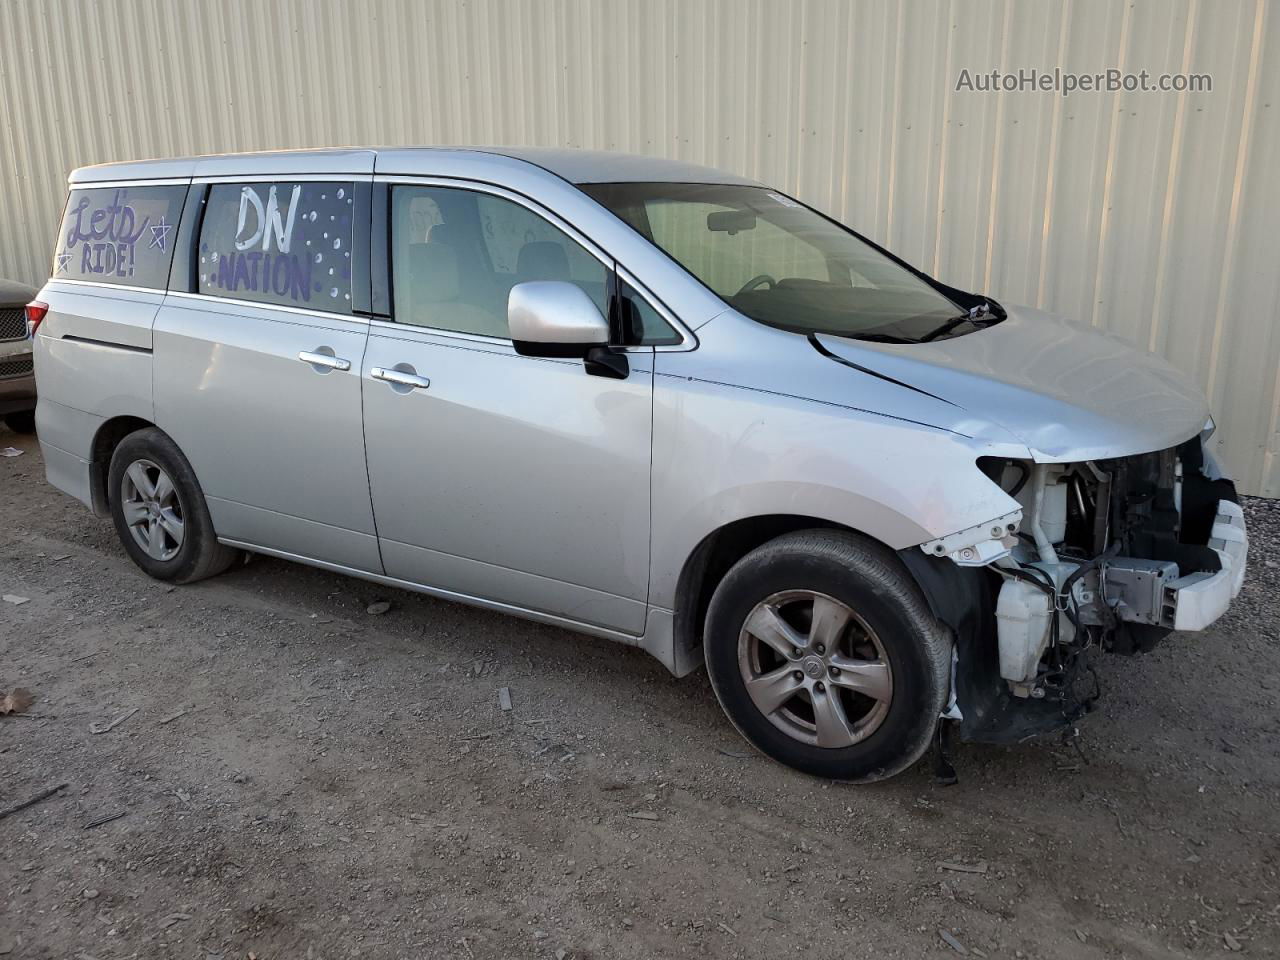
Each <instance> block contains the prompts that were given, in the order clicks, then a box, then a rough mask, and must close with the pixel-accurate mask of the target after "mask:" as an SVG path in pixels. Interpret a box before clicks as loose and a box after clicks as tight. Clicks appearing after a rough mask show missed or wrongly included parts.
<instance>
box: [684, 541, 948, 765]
mask: <svg viewBox="0 0 1280 960" xmlns="http://www.w3.org/2000/svg"><path fill="white" fill-rule="evenodd" d="M704 645H705V652H706V659H707V669H708V672H709V673H710V676H711V684H712V687H713V689H714V690H715V693H716V697H717V698H718V699H719V701H720V704H721V706H722V707H723V708H724V710H725V713H726V714H728V716H729V719H730V720H731V721H732V722H733V724H734V725H735V726H736V727H737V728H738V730H739V731H740V732H741V733H742V734H743V736H745V737H746V738H747V740H749V741H750V742H751V743H752V744H753V745H754V746H756V747H757V748H758V749H759V750H761V751H762V752H763V753H765V754H767V755H768V756H770V757H772V758H774V759H775V760H778V761H780V762H782V763H785V764H787V765H788V766H791V767H794V768H796V769H798V770H801V771H803V772H805V773H810V774H813V775H815V776H820V777H824V778H829V779H833V780H842V781H851V782H852V781H858V782H868V781H872V780H879V779H883V778H885V777H889V776H892V775H894V774H895V773H898V772H900V771H902V770H904V769H906V768H907V767H908V766H910V765H911V764H912V763H914V762H915V761H916V760H917V759H918V758H919V757H920V755H921V754H922V753H924V751H925V750H926V749H927V747H928V745H929V741H930V736H931V734H932V733H933V731H934V729H935V726H936V724H937V722H938V715H939V713H940V711H941V710H942V708H943V705H944V703H945V700H946V696H947V693H948V690H949V685H950V668H951V640H950V637H949V635H948V634H947V633H946V631H945V630H944V629H943V628H942V627H941V626H940V625H939V624H938V622H937V621H936V620H935V619H934V618H933V616H932V614H931V613H930V611H929V608H928V606H927V604H926V603H925V600H924V598H923V597H922V596H921V595H920V591H919V589H918V588H917V587H916V585H915V583H914V582H913V581H912V579H911V577H910V575H909V574H908V573H907V572H906V570H905V569H904V568H903V567H902V566H901V563H900V562H899V561H898V559H897V557H895V556H894V555H893V553H892V552H891V551H889V550H888V549H886V548H884V547H883V546H881V545H879V544H876V543H874V542H872V541H869V540H867V539H865V538H862V537H859V536H857V535H856V534H852V533H848V532H845V531H835V530H809V531H802V532H799V533H793V534H787V535H785V536H782V537H779V538H777V539H776V540H773V541H770V542H769V543H766V544H765V545H763V546H761V547H759V548H758V549H756V550H754V551H752V552H751V553H750V554H748V555H747V556H746V557H744V558H743V559H742V560H740V561H739V562H738V563H737V564H736V565H735V566H734V567H733V568H732V569H731V570H730V571H729V572H728V573H727V574H726V575H725V577H724V579H723V580H722V581H721V582H720V584H719V586H718V587H717V588H716V591H715V594H714V596H713V597H712V600H711V607H710V609H709V611H708V614H707V623H706V630H705V639H704Z"/></svg>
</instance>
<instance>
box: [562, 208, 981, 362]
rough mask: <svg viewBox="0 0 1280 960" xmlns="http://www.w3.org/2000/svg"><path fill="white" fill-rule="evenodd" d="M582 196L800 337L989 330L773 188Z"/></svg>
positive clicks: (751, 313) (896, 337) (737, 303)
mask: <svg viewBox="0 0 1280 960" xmlns="http://www.w3.org/2000/svg"><path fill="white" fill-rule="evenodd" d="M581 189H582V190H583V191H584V192H585V193H587V194H589V195H590V196H591V197H592V198H594V199H595V200H596V201H598V202H599V203H601V204H603V205H604V206H606V207H608V208H609V209H610V210H611V211H613V213H615V214H616V215H617V216H619V217H620V218H622V219H623V220H625V221H626V222H627V223H628V224H630V225H631V226H632V227H634V228H635V229H636V230H638V231H639V232H640V233H641V234H642V235H643V236H644V237H645V238H646V239H648V240H650V241H652V242H653V243H654V244H656V245H657V246H658V247H660V248H661V249H662V250H663V251H664V252H665V253H666V254H667V255H668V256H670V257H671V258H672V259H673V260H675V261H676V262H677V263H679V264H680V265H681V266H682V267H684V268H685V269H686V270H688V271H689V272H690V273H692V274H693V275H694V276H695V277H697V278H698V279H699V280H701V281H702V282H703V283H704V284H706V286H708V287H710V288H711V289H712V290H713V291H715V292H716V293H717V294H718V295H719V296H720V297H721V298H722V299H723V300H725V302H727V303H728V304H729V305H730V306H732V307H733V308H734V309H735V310H737V311H739V312H740V313H744V314H746V315H747V316H748V317H751V318H752V319H754V320H758V321H760V322H761V323H767V324H769V325H770V326H774V327H781V328H782V329H784V330H791V331H794V332H796V333H804V334H810V333H827V334H833V335H835V336H842V337H856V338H860V339H867V340H884V341H890V342H907V343H914V342H918V341H919V340H921V339H934V338H936V337H938V336H940V335H946V336H956V335H958V334H961V333H967V332H971V331H972V329H973V328H974V326H976V325H979V324H981V323H982V322H983V320H981V319H977V312H976V311H975V319H974V320H972V321H971V320H968V319H966V320H964V321H960V320H959V319H958V318H960V317H965V316H966V311H965V309H964V308H962V307H960V306H959V305H958V304H956V303H953V302H952V301H951V300H949V299H947V298H946V297H944V296H943V295H942V294H941V293H939V292H938V291H937V290H935V289H934V288H933V287H931V286H930V285H929V284H927V283H925V282H924V281H923V280H921V279H920V278H919V277H917V276H916V275H915V274H913V273H911V272H910V271H908V270H906V269H904V268H903V267H902V266H900V265H899V264H897V263H894V262H893V261H892V260H890V259H889V258H888V257H886V256H885V255H884V254H882V253H880V252H879V251H878V250H876V249H875V248H874V247H872V246H871V245H869V244H867V243H865V242H864V241H862V240H860V239H858V237H857V236H855V235H854V234H853V233H851V232H850V231H848V230H846V229H845V228H844V227H842V226H840V225H839V224H837V223H833V222H832V221H830V220H828V219H827V218H826V217H823V216H821V215H820V214H818V213H816V212H814V211H813V210H810V209H809V208H808V207H806V206H804V205H803V204H800V203H798V202H797V201H795V200H792V199H791V198H790V197H786V196H784V195H782V194H780V193H776V192H774V191H772V190H769V189H767V188H765V187H751V186H738V185H733V184H719V183H712V184H706V183H592V184H583V185H582V186H581Z"/></svg>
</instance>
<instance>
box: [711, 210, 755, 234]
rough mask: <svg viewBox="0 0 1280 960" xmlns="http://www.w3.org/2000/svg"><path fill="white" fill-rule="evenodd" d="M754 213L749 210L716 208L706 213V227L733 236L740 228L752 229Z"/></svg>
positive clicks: (713, 231)
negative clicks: (712, 211)
mask: <svg viewBox="0 0 1280 960" xmlns="http://www.w3.org/2000/svg"><path fill="white" fill-rule="evenodd" d="M755 228H756V215H755V214H754V213H752V212H751V211H750V210H717V211H715V212H714V213H708V214H707V229H708V230H710V231H711V232H712V233H727V234H729V236H731V237H732V236H733V235H734V234H736V233H737V232H738V231H740V230H754V229H755Z"/></svg>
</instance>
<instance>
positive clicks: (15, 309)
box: [0, 280, 36, 433]
mask: <svg viewBox="0 0 1280 960" xmlns="http://www.w3.org/2000/svg"><path fill="white" fill-rule="evenodd" d="M35 295H36V291H35V288H33V287H29V286H27V285H26V284H24V283H16V282H14V281H12V280H0V419H2V420H3V421H4V422H5V425H6V426H8V427H9V428H10V429H11V430H16V431H18V432H19V433H30V432H31V431H32V430H34V429H35V409H36V378H35V363H34V361H33V360H32V356H31V338H30V336H28V334H27V314H26V307H27V304H28V303H30V302H31V301H32V300H33V299H34V298H35Z"/></svg>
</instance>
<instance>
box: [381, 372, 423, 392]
mask: <svg viewBox="0 0 1280 960" xmlns="http://www.w3.org/2000/svg"><path fill="white" fill-rule="evenodd" d="M369 376H371V377H373V379H375V380H385V381H386V382H387V383H391V384H395V385H396V386H398V387H410V388H414V387H416V388H418V389H419V390H425V389H427V387H429V386H431V381H430V380H428V379H427V378H426V377H420V376H418V375H417V374H416V373H407V372H405V371H404V370H393V369H389V368H387V367H372V368H370V370H369Z"/></svg>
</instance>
